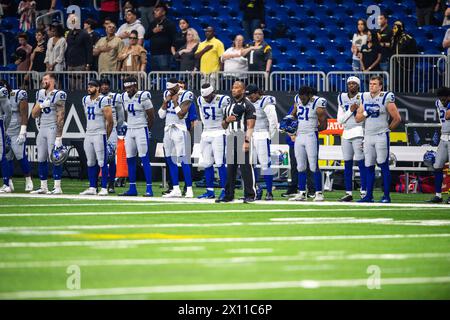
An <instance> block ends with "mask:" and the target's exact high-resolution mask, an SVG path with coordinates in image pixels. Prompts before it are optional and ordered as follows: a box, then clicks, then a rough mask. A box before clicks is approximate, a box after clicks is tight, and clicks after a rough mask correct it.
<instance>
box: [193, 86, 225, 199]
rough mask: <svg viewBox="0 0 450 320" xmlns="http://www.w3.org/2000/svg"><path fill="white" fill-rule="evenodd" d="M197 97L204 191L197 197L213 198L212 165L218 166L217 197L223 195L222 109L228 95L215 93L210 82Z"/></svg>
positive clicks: (223, 142)
mask: <svg viewBox="0 0 450 320" xmlns="http://www.w3.org/2000/svg"><path fill="white" fill-rule="evenodd" d="M200 92H201V97H198V99H197V105H198V108H199V110H200V118H201V120H202V122H203V132H202V136H201V139H200V150H201V154H202V159H203V163H201V164H200V165H201V166H202V167H204V168H205V180H206V192H205V193H204V194H202V195H201V196H199V197H198V198H199V199H214V198H215V197H216V196H215V193H214V165H215V166H216V167H217V168H218V171H219V177H220V187H221V188H222V192H221V194H220V196H219V198H223V197H224V196H225V184H226V180H227V168H226V167H225V141H226V136H225V129H223V128H222V119H223V110H224V109H225V108H226V107H228V106H229V105H230V97H228V96H226V95H223V94H216V93H215V91H214V88H213V86H212V85H211V84H209V83H205V84H203V85H202V88H201V90H200Z"/></svg>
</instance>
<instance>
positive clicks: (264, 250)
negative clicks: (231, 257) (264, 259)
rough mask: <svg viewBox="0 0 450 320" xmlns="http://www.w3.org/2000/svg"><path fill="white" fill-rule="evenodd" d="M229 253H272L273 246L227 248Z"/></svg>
mask: <svg viewBox="0 0 450 320" xmlns="http://www.w3.org/2000/svg"><path fill="white" fill-rule="evenodd" d="M225 252H228V253H272V252H273V249H272V248H239V249H227V250H225Z"/></svg>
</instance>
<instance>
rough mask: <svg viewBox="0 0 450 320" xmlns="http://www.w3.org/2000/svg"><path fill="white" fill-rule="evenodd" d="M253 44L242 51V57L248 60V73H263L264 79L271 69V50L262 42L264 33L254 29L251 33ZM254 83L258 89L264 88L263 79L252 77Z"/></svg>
mask: <svg viewBox="0 0 450 320" xmlns="http://www.w3.org/2000/svg"><path fill="white" fill-rule="evenodd" d="M253 40H254V41H253V43H252V44H251V45H249V47H248V48H245V49H244V50H243V55H244V57H246V58H247V60H248V71H265V72H266V79H267V77H268V75H269V73H270V70H271V68H272V48H271V47H270V46H269V45H268V44H267V42H266V41H264V32H263V31H262V30H261V29H256V30H255V32H254V33H253ZM253 79H254V81H253V82H254V83H255V84H256V85H257V86H258V87H259V88H264V87H265V85H264V79H265V78H264V77H262V76H259V75H258V76H254V77H253Z"/></svg>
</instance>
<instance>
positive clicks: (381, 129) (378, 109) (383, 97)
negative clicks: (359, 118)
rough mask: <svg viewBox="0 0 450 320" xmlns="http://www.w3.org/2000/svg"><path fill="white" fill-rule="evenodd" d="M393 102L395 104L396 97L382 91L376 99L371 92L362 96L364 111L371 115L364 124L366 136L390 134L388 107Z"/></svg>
mask: <svg viewBox="0 0 450 320" xmlns="http://www.w3.org/2000/svg"><path fill="white" fill-rule="evenodd" d="M391 102H395V96H394V94H393V93H392V92H389V91H381V92H380V93H379V94H378V95H376V96H375V97H372V96H371V94H370V92H364V93H363V94H362V96H361V103H362V105H363V108H364V111H366V112H367V113H369V114H370V115H369V116H368V117H367V118H366V120H365V123H364V130H365V134H366V135H377V134H380V133H385V132H389V122H388V120H389V113H388V112H387V109H386V107H387V105H388V104H389V103H391Z"/></svg>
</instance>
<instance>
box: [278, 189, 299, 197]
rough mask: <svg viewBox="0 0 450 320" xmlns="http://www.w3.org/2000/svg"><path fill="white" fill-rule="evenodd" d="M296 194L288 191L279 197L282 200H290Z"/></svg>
mask: <svg viewBox="0 0 450 320" xmlns="http://www.w3.org/2000/svg"><path fill="white" fill-rule="evenodd" d="M296 194H297V190H288V191H286V192H285V193H282V194H281V196H282V197H283V198H291V197H294V196H295V195H296Z"/></svg>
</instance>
